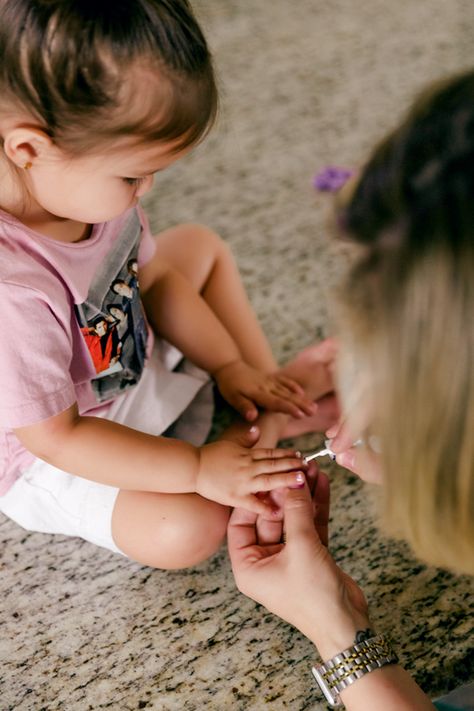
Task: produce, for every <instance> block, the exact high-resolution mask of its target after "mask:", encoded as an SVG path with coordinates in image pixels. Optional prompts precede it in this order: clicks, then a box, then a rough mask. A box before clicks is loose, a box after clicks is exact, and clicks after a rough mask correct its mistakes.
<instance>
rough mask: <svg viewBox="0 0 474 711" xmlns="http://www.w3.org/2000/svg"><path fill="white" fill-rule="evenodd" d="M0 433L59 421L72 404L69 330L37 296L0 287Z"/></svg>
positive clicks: (15, 287)
mask: <svg viewBox="0 0 474 711" xmlns="http://www.w3.org/2000/svg"><path fill="white" fill-rule="evenodd" d="M0 303H1V304H2V321H1V324H2V335H1V337H0V427H2V428H5V429H10V428H14V427H23V426H27V425H30V424H34V423H36V422H40V421H41V420H45V419H48V418H49V417H53V416H54V415H58V414H59V413H60V412H62V411H63V410H66V409H67V408H68V407H70V406H71V405H72V404H73V403H74V402H75V400H76V397H75V391H74V385H73V382H72V379H71V376H70V372H69V368H70V363H71V358H72V346H71V339H70V336H69V334H68V333H67V329H66V328H64V326H63V325H61V323H60V322H59V320H58V319H57V318H56V316H55V315H54V313H53V312H52V310H51V308H50V306H49V305H48V303H47V301H46V298H45V297H44V295H42V294H41V293H39V292H36V291H34V290H33V289H29V288H26V287H22V286H18V285H16V284H8V283H7V284H5V283H2V284H0Z"/></svg>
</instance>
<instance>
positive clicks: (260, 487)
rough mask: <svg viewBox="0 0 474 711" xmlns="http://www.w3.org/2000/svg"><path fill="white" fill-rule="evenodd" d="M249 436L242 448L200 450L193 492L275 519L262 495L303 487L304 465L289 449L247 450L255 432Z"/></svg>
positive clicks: (272, 503)
mask: <svg viewBox="0 0 474 711" xmlns="http://www.w3.org/2000/svg"><path fill="white" fill-rule="evenodd" d="M250 435H251V436H249V438H248V444H246V445H243V446H242V445H241V444H237V443H236V442H230V441H226V440H220V441H218V442H213V443H211V444H206V445H204V446H203V447H201V448H200V450H199V471H198V475H197V480H196V491H197V493H198V494H200V495H201V496H204V497H205V498H206V499H211V500H212V501H217V502H219V503H221V504H224V505H226V506H240V507H242V508H244V509H247V510H248V511H252V512H253V515H254V516H256V515H257V514H259V515H260V516H262V517H267V518H269V517H270V518H273V519H275V517H276V516H279V515H280V513H281V512H280V509H279V507H278V504H277V503H276V499H271V498H270V497H269V496H265V492H270V491H273V490H275V489H280V488H282V487H288V486H289V487H300V486H303V485H304V481H305V475H304V473H303V472H304V471H305V470H306V469H307V466H308V465H307V464H305V463H304V462H303V461H302V459H301V455H298V454H297V453H296V452H295V451H294V450H292V449H270V448H267V449H265V448H255V449H251V447H252V446H253V445H254V444H255V442H256V440H257V438H258V429H257V428H256V427H254V428H252V430H251V431H250Z"/></svg>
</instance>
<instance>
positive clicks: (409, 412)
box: [340, 73, 474, 574]
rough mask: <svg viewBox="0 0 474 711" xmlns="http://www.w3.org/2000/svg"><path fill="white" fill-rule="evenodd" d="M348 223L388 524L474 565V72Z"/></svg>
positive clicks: (444, 560)
mask: <svg viewBox="0 0 474 711" xmlns="http://www.w3.org/2000/svg"><path fill="white" fill-rule="evenodd" d="M340 220H341V222H342V224H343V225H344V230H345V232H346V233H347V234H348V235H349V236H350V237H351V238H352V239H354V240H355V241H356V242H358V243H359V244H360V245H361V246H362V252H361V255H360V256H359V258H358V260H357V263H356V264H355V265H354V266H353V268H352V270H351V272H350V274H349V276H348V278H347V282H346V284H345V285H344V288H343V289H342V292H341V293H342V294H343V296H342V297H341V300H342V306H343V308H342V309H341V317H342V321H341V325H342V329H341V331H342V333H343V336H342V338H343V339H344V341H345V343H344V349H345V350H346V351H347V352H349V353H350V354H351V359H352V362H353V365H352V367H353V368H354V370H355V372H356V373H357V378H352V379H353V381H354V383H355V382H356V380H358V379H361V380H362V382H364V383H365V384H366V393H365V396H366V397H367V398H368V401H369V402H370V403H371V407H372V417H371V425H370V427H369V431H368V433H367V434H368V435H369V436H370V434H373V435H375V436H376V437H377V438H378V439H379V443H380V448H381V457H382V469H383V477H384V486H383V493H382V499H383V503H382V512H381V513H382V523H383V525H384V527H385V529H386V530H387V532H389V533H391V534H392V535H396V536H397V537H401V538H403V539H405V540H406V541H407V542H408V543H409V544H410V545H411V546H412V548H413V550H414V552H415V553H416V554H417V555H419V556H420V557H421V558H422V559H424V560H425V561H426V562H428V563H431V564H434V565H439V566H442V567H446V568H449V569H452V570H455V571H457V572H464V573H471V574H474V327H473V315H474V73H468V74H465V75H463V76H461V77H457V78H455V79H453V80H450V81H449V82H445V83H443V84H442V85H441V86H437V87H436V88H435V89H434V90H431V91H430V92H429V93H426V94H424V95H423V96H422V97H420V99H419V100H418V102H417V103H416V104H415V106H414V108H413V109H412V111H411V112H410V114H409V115H408V117H407V118H406V120H405V121H404V122H403V124H402V125H401V126H400V127H399V128H398V129H397V130H396V131H395V132H394V133H392V134H391V135H390V136H389V137H388V138H387V139H385V141H384V142H383V143H382V144H381V145H380V146H379V147H378V148H377V149H376V150H375V152H374V154H373V155H372V157H371V159H370V160H369V162H368V164H367V165H366V166H365V168H364V170H363V171H362V175H361V178H360V180H359V183H358V185H357V188H356V190H355V192H354V194H353V196H352V198H351V200H350V203H349V205H348V206H346V208H345V209H344V211H343V212H342V213H341V215H340ZM351 377H352V376H351ZM343 380H344V378H343ZM343 390H345V395H346V396H347V397H348V398H349V399H350V398H351V392H350V390H351V385H348V384H347V383H346V384H345V386H344V387H343ZM343 397H344V393H343Z"/></svg>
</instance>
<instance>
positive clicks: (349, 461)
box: [336, 452, 355, 469]
mask: <svg viewBox="0 0 474 711" xmlns="http://www.w3.org/2000/svg"><path fill="white" fill-rule="evenodd" d="M336 462H337V463H338V464H340V465H341V467H346V469H353V468H354V466H355V459H354V455H353V454H351V453H350V452H341V454H337V455H336Z"/></svg>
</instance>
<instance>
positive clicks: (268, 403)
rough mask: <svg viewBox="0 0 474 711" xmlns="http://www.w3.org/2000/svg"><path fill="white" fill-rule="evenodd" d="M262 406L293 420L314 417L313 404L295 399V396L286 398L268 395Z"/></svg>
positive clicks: (272, 394)
mask: <svg viewBox="0 0 474 711" xmlns="http://www.w3.org/2000/svg"><path fill="white" fill-rule="evenodd" d="M263 404H264V406H265V407H266V408H267V409H268V410H272V411H273V412H285V413H286V414H287V415H291V416H292V417H294V418H295V419H301V418H302V417H304V416H305V415H314V411H315V408H314V403H312V402H309V401H306V400H303V399H302V398H297V397H296V396H292V397H291V398H290V397H287V396H283V395H277V394H276V393H269V394H268V395H267V397H266V400H265V402H264V403H263Z"/></svg>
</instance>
